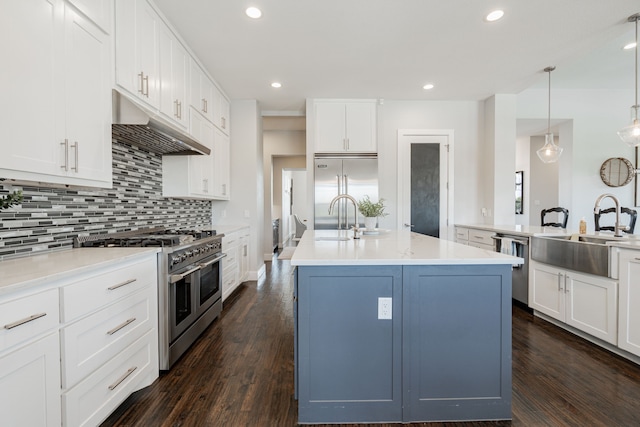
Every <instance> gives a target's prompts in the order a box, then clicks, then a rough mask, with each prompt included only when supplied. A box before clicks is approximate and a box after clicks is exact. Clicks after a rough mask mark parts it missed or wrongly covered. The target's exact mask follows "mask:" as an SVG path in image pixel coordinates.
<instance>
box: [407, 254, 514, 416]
mask: <svg viewBox="0 0 640 427" xmlns="http://www.w3.org/2000/svg"><path fill="white" fill-rule="evenodd" d="M403 318H404V325H403V333H404V336H403V366H404V372H403V382H404V385H403V389H404V398H403V401H404V419H403V420H404V421H405V422H414V421H458V420H468V421H469V420H498V419H511V418H512V415H511V385H512V384H511V266H509V265H493V266H491V265H485V266H477V265H476V266H472V265H467V266H405V267H404V270H403Z"/></svg>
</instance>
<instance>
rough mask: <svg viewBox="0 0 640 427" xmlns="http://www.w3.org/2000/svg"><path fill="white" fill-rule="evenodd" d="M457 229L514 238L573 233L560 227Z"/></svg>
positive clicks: (509, 226) (479, 225)
mask: <svg viewBox="0 0 640 427" xmlns="http://www.w3.org/2000/svg"><path fill="white" fill-rule="evenodd" d="M456 227H465V228H473V229H476V230H487V231H494V232H496V233H503V234H510V235H513V236H526V237H531V236H542V235H571V234H574V233H577V232H578V231H577V230H576V231H572V230H568V229H564V228H559V227H541V226H539V225H490V224H456Z"/></svg>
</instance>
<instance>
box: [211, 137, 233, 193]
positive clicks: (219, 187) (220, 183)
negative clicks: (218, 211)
mask: <svg viewBox="0 0 640 427" xmlns="http://www.w3.org/2000/svg"><path fill="white" fill-rule="evenodd" d="M230 151H231V150H230V146H229V137H228V136H227V135H225V134H224V133H222V131H220V130H219V129H215V136H214V143H213V153H212V154H213V164H214V171H213V172H214V176H213V185H212V196H213V197H215V198H216V199H219V200H229V198H230V195H229V190H230V189H229V176H230V174H229V169H230V167H229V165H230V158H229V154H230Z"/></svg>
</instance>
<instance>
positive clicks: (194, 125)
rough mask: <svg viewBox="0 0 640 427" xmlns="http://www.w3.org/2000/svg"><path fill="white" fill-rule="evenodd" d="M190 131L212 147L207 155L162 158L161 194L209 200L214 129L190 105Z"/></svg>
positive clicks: (199, 140) (210, 196) (204, 143)
mask: <svg viewBox="0 0 640 427" xmlns="http://www.w3.org/2000/svg"><path fill="white" fill-rule="evenodd" d="M189 121H190V125H189V128H190V129H191V133H192V135H193V137H194V138H195V139H196V140H197V141H198V142H200V143H201V144H203V145H206V146H207V147H208V148H209V149H211V154H210V155H195V156H165V157H163V159H162V195H163V196H165V197H180V198H193V199H212V198H213V181H214V157H213V153H214V148H213V147H214V138H215V136H214V135H215V133H214V132H215V128H214V126H213V124H212V123H211V122H210V121H208V120H206V119H205V118H204V117H203V116H202V115H201V114H200V113H198V112H197V111H195V110H194V109H193V108H191V111H190V114H189Z"/></svg>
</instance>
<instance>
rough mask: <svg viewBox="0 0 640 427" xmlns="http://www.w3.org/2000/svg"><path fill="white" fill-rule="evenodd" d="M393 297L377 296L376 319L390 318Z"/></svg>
mask: <svg viewBox="0 0 640 427" xmlns="http://www.w3.org/2000/svg"><path fill="white" fill-rule="evenodd" d="M392 303H393V298H386V297H379V298H378V319H381V320H385V319H391V318H392V309H391V306H392Z"/></svg>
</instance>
